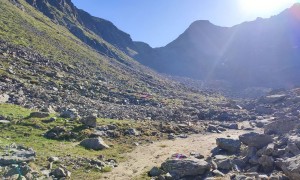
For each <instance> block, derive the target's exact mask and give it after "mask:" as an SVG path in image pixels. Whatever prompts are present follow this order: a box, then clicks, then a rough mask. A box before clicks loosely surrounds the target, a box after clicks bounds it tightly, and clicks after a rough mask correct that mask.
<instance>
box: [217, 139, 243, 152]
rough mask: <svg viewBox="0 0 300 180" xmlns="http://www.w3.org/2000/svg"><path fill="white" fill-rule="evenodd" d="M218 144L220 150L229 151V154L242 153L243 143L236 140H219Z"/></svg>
mask: <svg viewBox="0 0 300 180" xmlns="http://www.w3.org/2000/svg"><path fill="white" fill-rule="evenodd" d="M216 143H217V145H218V147H219V148H221V149H223V150H226V151H228V152H229V153H236V152H238V151H240V148H241V141H239V140H236V139H226V138H217V139H216Z"/></svg>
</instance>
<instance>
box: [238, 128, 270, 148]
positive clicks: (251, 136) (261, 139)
mask: <svg viewBox="0 0 300 180" xmlns="http://www.w3.org/2000/svg"><path fill="white" fill-rule="evenodd" d="M239 139H240V141H241V142H242V143H243V144H245V145H247V146H252V147H256V148H258V149H260V148H262V147H264V146H266V145H268V144H270V143H272V142H273V139H272V137H271V136H269V135H266V134H258V133H255V132H250V133H246V134H243V135H240V136H239Z"/></svg>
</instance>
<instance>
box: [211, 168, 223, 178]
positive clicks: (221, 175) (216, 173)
mask: <svg viewBox="0 0 300 180" xmlns="http://www.w3.org/2000/svg"><path fill="white" fill-rule="evenodd" d="M212 173H213V174H214V175H215V176H217V177H224V176H225V174H224V173H222V172H221V171H219V170H217V169H215V170H213V171H212Z"/></svg>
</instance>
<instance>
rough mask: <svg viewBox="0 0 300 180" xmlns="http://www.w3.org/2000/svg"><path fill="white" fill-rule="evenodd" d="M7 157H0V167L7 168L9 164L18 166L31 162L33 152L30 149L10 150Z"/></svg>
mask: <svg viewBox="0 0 300 180" xmlns="http://www.w3.org/2000/svg"><path fill="white" fill-rule="evenodd" d="M10 153H11V154H9V155H7V156H1V157H0V166H8V165H11V164H20V163H22V162H27V163H28V162H32V161H34V160H35V156H36V154H35V152H34V151H33V150H31V149H22V148H17V149H15V148H12V149H10Z"/></svg>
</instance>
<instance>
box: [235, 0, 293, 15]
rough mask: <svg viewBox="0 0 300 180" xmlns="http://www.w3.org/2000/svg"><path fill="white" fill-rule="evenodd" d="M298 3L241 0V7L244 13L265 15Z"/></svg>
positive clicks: (282, 0)
mask: <svg viewBox="0 0 300 180" xmlns="http://www.w3.org/2000/svg"><path fill="white" fill-rule="evenodd" d="M296 2H297V0H240V1H239V5H240V8H241V10H242V11H243V12H244V13H248V14H261V13H263V14H264V13H271V12H274V11H277V10H280V9H282V8H284V7H288V6H290V5H292V4H293V3H296Z"/></svg>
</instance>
